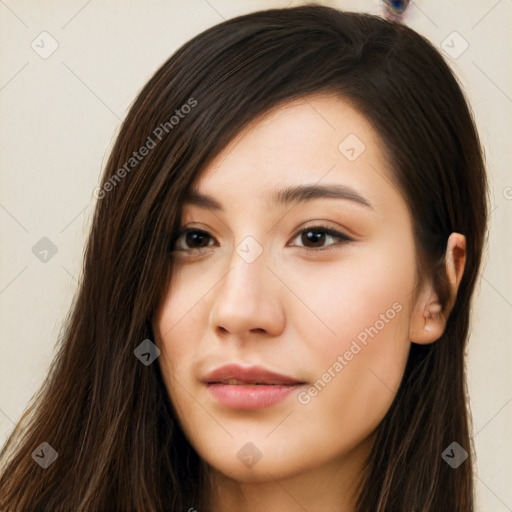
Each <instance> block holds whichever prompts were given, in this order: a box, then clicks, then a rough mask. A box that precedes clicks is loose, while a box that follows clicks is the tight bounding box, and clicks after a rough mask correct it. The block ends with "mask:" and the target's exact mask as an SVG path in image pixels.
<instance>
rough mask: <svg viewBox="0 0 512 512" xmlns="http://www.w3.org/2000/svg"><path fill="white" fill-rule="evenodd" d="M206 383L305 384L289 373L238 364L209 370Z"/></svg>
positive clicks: (205, 379) (204, 379) (240, 384)
mask: <svg viewBox="0 0 512 512" xmlns="http://www.w3.org/2000/svg"><path fill="white" fill-rule="evenodd" d="M203 382H205V383H206V384H229V385H239V386H243V385H256V386H258V385H260V386H297V385H299V384H304V382H303V381H300V380H297V379H295V378H293V377H289V376H287V375H283V374H279V373H275V372H272V371H270V370H267V369H266V368H263V367H261V366H250V367H243V366H239V365H237V364H228V365H224V366H221V367H220V368H217V369H215V370H213V371H211V372H209V373H208V374H207V375H206V376H205V377H204V378H203Z"/></svg>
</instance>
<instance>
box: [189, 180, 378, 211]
mask: <svg viewBox="0 0 512 512" xmlns="http://www.w3.org/2000/svg"><path fill="white" fill-rule="evenodd" d="M313 199H344V200H348V201H353V202H356V203H358V204H361V205H363V206H365V207H366V208H369V209H372V210H374V209H375V208H374V206H373V205H372V204H371V203H370V201H368V200H367V199H365V198H364V197H363V196H362V195H360V194H359V193H358V192H356V191H355V190H354V189H352V188H350V187H347V186H346V185H334V184H333V185H290V186H288V187H285V188H283V189H279V190H273V191H272V192H271V195H270V198H269V200H268V206H269V207H270V208H275V207H276V206H280V205H288V204H296V203H303V202H307V201H311V200H313ZM184 203H185V204H192V205H195V206H199V207H201V208H210V209H212V210H218V211H222V212H223V211H224V208H223V206H222V204H221V203H219V202H218V201H217V200H216V199H214V198H213V197H212V196H209V195H207V194H202V193H201V192H199V191H198V190H191V191H189V193H188V194H187V195H186V196H185V199H184Z"/></svg>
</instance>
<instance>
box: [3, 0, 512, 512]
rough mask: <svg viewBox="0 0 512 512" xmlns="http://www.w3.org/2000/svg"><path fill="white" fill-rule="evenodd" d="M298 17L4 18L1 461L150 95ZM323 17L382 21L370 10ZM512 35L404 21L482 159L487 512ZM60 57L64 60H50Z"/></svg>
mask: <svg viewBox="0 0 512 512" xmlns="http://www.w3.org/2000/svg"><path fill="white" fill-rule="evenodd" d="M301 3H303V2H299V1H292V2H290V1H284V0H283V1H277V0H275V1H270V0H267V1H263V0H262V1H235V0H208V1H207V0H194V1H188V2H179V1H177V0H174V1H160V0H158V1H157V0H153V1H141V0H138V1H124V2H115V1H101V0H96V1H87V0H80V1H75V0H72V1H66V2H58V1H54V2H49V1H42V2H38V3H33V2H29V1H25V0H5V1H2V2H0V44H1V46H0V63H1V68H0V111H1V118H0V130H1V134H0V169H1V188H0V234H1V239H2V245H1V248H2V250H1V253H0V254H1V266H0V308H1V323H0V330H1V331H0V336H1V337H0V349H1V351H0V354H1V356H0V445H2V444H3V443H4V442H5V440H6V438H7V436H8V434H9V433H10V431H11V430H12V429H13V427H14V424H15V423H16V422H17V421H18V420H19V418H20V416H21V414H22V412H23V410H24V409H25V407H26V406H27V404H28V402H29V401H30V398H31V397H32V395H33V393H34V392H35V391H36V390H37V389H38V387H39V386H40V384H41V383H42V381H43V379H44V378H45V376H46V373H47V371H48V368H49V365H50V362H51V360H52V356H53V354H54V352H55V348H56V341H57V337H58V334H59V330H60V326H61V323H62V322H63V320H64V318H65V316H66V314H67V313H68V310H69V307H70V305H71V301H72V298H73V294H74V292H75V290H76V288H77V276H78V275H79V272H80V268H81V264H82V256H83V246H84V242H85V239H86V236H87V234H88V229H89V223H90V220H91V216H92V212H93V209H94V206H95V203H96V199H95V198H94V196H93V190H94V188H95V187H96V186H97V185H98V183H99V179H100V175H101V172H102V168H103V165H104V164H105V162H106V158H107V156H108V153H109V150H110V148H111V145H112V142H113V139H114V137H115V135H116V134H117V131H118V129H119V126H120V122H121V120H122V119H123V118H124V116H125V114H126V112H127V109H128V107H129V105H130V104H131V102H132V101H133V100H134V98H135V96H136V94H137V93H138V91H139V90H140V88H141V87H142V86H143V85H144V84H145V83H146V81H147V80H148V79H149V78H150V77H151V75H152V74H153V73H154V72H155V71H156V69H157V68H158V67H159V66H160V65H161V64H162V63H163V62H164V61H165V60H166V59H167V58H168V57H169V56H170V55H171V54H172V53H173V52H174V51H175V50H176V49H177V48H178V47H179V46H181V45H182V44H183V43H184V42H186V41H187V40H189V39H190V38H192V37H193V36H195V35H196V34H198V33H199V32H201V31H202V30H204V29H206V28H207V27H210V26H212V25H214V24H216V23H218V22H221V21H222V20H223V19H227V18H231V17H233V16H235V15H238V14H243V13H247V12H251V11H254V10H258V9H263V8H271V7H285V6H295V5H299V4H301ZM318 3H324V4H327V5H332V6H335V7H339V8H343V9H346V10H354V11H367V12H371V13H374V14H381V13H382V12H383V9H382V5H381V3H380V2H378V1H376V0H372V1H369V0H367V1H333V2H318ZM511 21H512V3H511V2H510V1H509V0H498V1H496V0H486V1H462V0H459V1H451V2H446V0H424V1H420V0H418V1H417V2H414V3H411V5H410V7H409V9H408V11H407V13H406V16H405V23H406V24H408V25H409V26H410V27H412V28H413V29H415V30H416V31H418V32H419V33H421V34H423V35H425V36H426V37H428V38H429V39H430V40H431V41H432V42H433V43H434V45H435V46H436V47H438V48H442V47H444V48H445V49H446V48H450V50H449V51H450V52H451V54H452V56H451V57H450V56H447V60H448V61H449V62H450V64H451V65H452V68H453V69H454V71H455V72H456V74H457V75H458V77H459V79H460V81H461V82H462V84H463V86H464V88H465V90H466V91H467V96H468V98H469V101H470V104H471V106H472V108H473V111H474V114H475V118H476V122H477V126H478V129H479V132H480V135H481V138H482V141H483V143H484V146H485V151H486V158H487V163H488V172H489V179H490V185H491V191H492V201H491V203H492V204H491V210H492V214H491V226H490V233H489V245H488V248H487V252H486V255H485V262H484V267H483V269H482V274H481V280H480V283H479V285H478V286H477V297H476V300H475V303H474V312H473V328H472V334H471V338H470V343H469V351H468V363H469V383H468V384H469V394H470V399H471V407H472V412H473V421H474V439H475V443H476V450H477V480H476V482H477V498H478V506H477V510H478V511H489V512H505V511H510V510H512V487H511V486H510V482H511V481H512V474H511V468H510V461H511V460H512V441H511V436H510V432H511V425H512V403H511V402H512V386H511V383H512V382H511V369H512V343H511V342H510V340H511V339H512V321H511V318H512V287H511V283H512V279H511V266H510V254H511V253H512V251H511V249H512V243H511V240H512V237H511V233H510V226H511V218H512V173H511V172H510V166H509V165H510V164H509V162H510V160H511V157H512V152H511V149H510V148H511V144H510V142H511V141H512V128H511V122H510V119H511V114H512V99H511V98H512V76H511V74H512V73H511V68H510V57H511V37H510V33H511V28H512V27H511ZM454 31H455V32H457V33H458V35H457V34H453V33H454ZM43 32H48V33H49V34H50V36H48V35H45V34H43V35H41V33H43ZM54 41H56V42H57V44H58V48H57V49H56V50H55V51H54V52H53V53H52V54H51V55H49V56H47V55H46V53H49V52H50V51H51V50H52V45H55V44H56V43H55V42H54ZM443 41H444V43H443ZM466 44H467V45H468V47H467V48H466V49H465V51H464V52H463V53H461V54H460V56H459V55H457V54H458V53H459V52H460V51H461V50H463V49H464V47H465V45H466ZM45 52H46V53H45ZM43 57H46V58H43ZM43 237H46V238H48V239H49V240H50V241H51V243H49V242H48V241H47V240H44V241H42V242H41V241H40V240H41V239H42V238H43ZM36 244H40V245H36ZM41 244H42V245H41ZM45 244H46V245H47V246H48V247H50V251H51V247H52V246H55V248H54V250H55V249H56V250H57V252H56V253H55V254H54V255H53V256H52V255H51V254H52V253H51V252H50V253H49V256H48V261H47V262H42V261H41V260H40V259H39V258H38V257H36V255H35V254H34V252H33V247H34V246H36V248H38V247H43V246H44V247H46V246H45ZM36 252H37V251H36ZM50 256H51V257H50Z"/></svg>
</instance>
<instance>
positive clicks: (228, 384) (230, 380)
mask: <svg viewBox="0 0 512 512" xmlns="http://www.w3.org/2000/svg"><path fill="white" fill-rule="evenodd" d="M203 382H204V383H205V384H206V387H207V390H208V391H209V393H210V394H211V396H212V397H213V398H215V399H216V401H217V402H218V403H219V404H220V405H222V406H224V407H227V408H230V409H243V410H248V409H261V408H264V407H269V406H271V405H275V404H277V403H279V402H281V401H283V400H285V399H286V398H287V397H288V396H290V395H291V393H292V392H293V391H294V390H295V389H297V388H298V387H300V386H303V385H305V384H306V382H304V381H301V380H298V379H295V378H293V377H289V376H287V375H284V374H279V373H276V372H273V371H270V370H268V369H266V368H262V367H259V366H253V367H245V368H244V367H242V366H239V365H226V366H222V367H220V368H217V369H216V370H214V371H212V372H210V373H209V374H208V375H207V376H206V377H205V378H204V379H203Z"/></svg>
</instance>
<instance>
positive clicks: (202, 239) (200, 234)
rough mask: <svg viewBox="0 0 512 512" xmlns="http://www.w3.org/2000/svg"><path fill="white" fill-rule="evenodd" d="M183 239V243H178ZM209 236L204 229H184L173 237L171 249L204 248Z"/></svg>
mask: <svg viewBox="0 0 512 512" xmlns="http://www.w3.org/2000/svg"><path fill="white" fill-rule="evenodd" d="M182 239H183V243H184V244H185V246H183V243H180V242H181V240H182ZM210 239H211V236H210V235H209V234H208V233H207V232H206V231H201V230H199V229H186V230H185V231H182V232H181V233H180V234H179V236H178V237H177V238H176V239H175V241H174V245H173V247H172V250H176V251H193V250H197V249H204V248H206V247H208V241H209V240H210Z"/></svg>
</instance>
